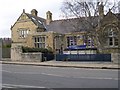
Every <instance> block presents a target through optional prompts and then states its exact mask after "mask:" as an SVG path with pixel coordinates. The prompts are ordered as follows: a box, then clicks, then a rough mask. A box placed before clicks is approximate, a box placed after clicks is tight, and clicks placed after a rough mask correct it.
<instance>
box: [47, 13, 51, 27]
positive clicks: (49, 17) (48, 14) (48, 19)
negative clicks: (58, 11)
mask: <svg viewBox="0 0 120 90" xmlns="http://www.w3.org/2000/svg"><path fill="white" fill-rule="evenodd" d="M51 21H52V13H51V12H50V11H48V12H47V13H46V24H47V25H49V24H50V23H51Z"/></svg>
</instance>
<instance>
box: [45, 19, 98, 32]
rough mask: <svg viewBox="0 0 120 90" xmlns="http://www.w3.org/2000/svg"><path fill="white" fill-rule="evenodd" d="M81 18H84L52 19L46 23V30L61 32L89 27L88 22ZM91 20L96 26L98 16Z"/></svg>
mask: <svg viewBox="0 0 120 90" xmlns="http://www.w3.org/2000/svg"><path fill="white" fill-rule="evenodd" d="M82 19H85V18H81V19H79V18H72V19H63V20H55V21H52V22H51V23H50V25H47V30H48V31H54V32H58V33H62V34H65V33H71V32H80V31H87V30H89V28H90V27H89V24H88V23H87V22H85V20H82ZM93 20H94V24H95V26H97V24H98V17H96V18H94V19H93ZM83 23H84V25H83ZM85 25H86V27H85Z"/></svg>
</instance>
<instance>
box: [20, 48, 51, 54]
mask: <svg viewBox="0 0 120 90" xmlns="http://www.w3.org/2000/svg"><path fill="white" fill-rule="evenodd" d="M22 52H23V53H28V52H29V53H32V52H41V53H53V52H52V51H50V50H48V49H46V48H30V47H22Z"/></svg>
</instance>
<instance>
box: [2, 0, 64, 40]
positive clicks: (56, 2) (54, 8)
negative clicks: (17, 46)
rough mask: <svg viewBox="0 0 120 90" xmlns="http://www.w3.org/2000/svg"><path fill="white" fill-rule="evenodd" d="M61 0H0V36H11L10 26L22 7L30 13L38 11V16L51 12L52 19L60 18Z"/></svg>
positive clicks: (44, 15)
mask: <svg viewBox="0 0 120 90" xmlns="http://www.w3.org/2000/svg"><path fill="white" fill-rule="evenodd" d="M62 1H63V0H0V38H1V37H2V38H4V37H11V31H10V27H11V25H13V24H14V23H15V22H16V20H17V19H18V17H19V16H20V15H21V13H22V11H23V9H25V12H27V13H30V11H31V10H32V9H36V10H37V11H38V16H40V17H43V18H46V12H47V11H48V10H50V11H51V12H52V13H53V20H55V19H60V18H62V16H61V15H60V12H61V11H60V8H61V5H62Z"/></svg>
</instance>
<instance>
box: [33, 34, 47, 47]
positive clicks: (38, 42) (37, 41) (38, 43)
mask: <svg viewBox="0 0 120 90" xmlns="http://www.w3.org/2000/svg"><path fill="white" fill-rule="evenodd" d="M34 45H35V48H45V37H44V36H38V37H35V38H34Z"/></svg>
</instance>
